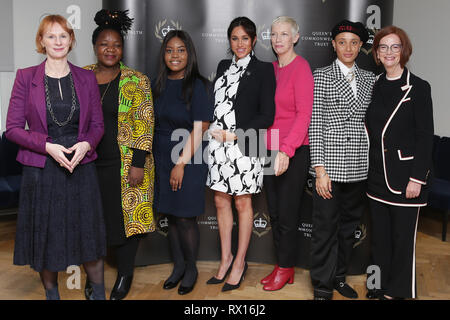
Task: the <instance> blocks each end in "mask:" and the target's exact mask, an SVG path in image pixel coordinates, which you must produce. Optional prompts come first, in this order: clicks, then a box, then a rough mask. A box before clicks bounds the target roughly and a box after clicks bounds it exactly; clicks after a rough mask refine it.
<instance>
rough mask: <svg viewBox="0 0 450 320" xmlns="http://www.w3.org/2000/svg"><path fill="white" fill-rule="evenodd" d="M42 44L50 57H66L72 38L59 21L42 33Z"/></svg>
mask: <svg viewBox="0 0 450 320" xmlns="http://www.w3.org/2000/svg"><path fill="white" fill-rule="evenodd" d="M41 45H42V46H43V47H44V48H45V52H46V54H47V57H48V58H50V59H56V60H58V59H64V58H66V57H67V54H68V53H69V51H70V48H71V45H72V38H71V36H70V35H69V33H68V32H67V31H66V30H64V28H63V27H61V25H60V24H59V23H56V22H55V23H53V24H51V25H50V26H49V27H48V28H47V29H46V30H45V31H44V33H43V34H42V37H41Z"/></svg>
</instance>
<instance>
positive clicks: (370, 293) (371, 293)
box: [366, 289, 380, 300]
mask: <svg viewBox="0 0 450 320" xmlns="http://www.w3.org/2000/svg"><path fill="white" fill-rule="evenodd" d="M379 297H380V292H379V290H377V289H371V290H369V289H367V293H366V298H367V299H371V300H372V299H378V298H379Z"/></svg>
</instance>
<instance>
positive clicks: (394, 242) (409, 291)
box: [369, 199, 420, 298]
mask: <svg viewBox="0 0 450 320" xmlns="http://www.w3.org/2000/svg"><path fill="white" fill-rule="evenodd" d="M369 207H370V213H371V222H372V241H371V249H372V261H373V263H374V264H375V265H377V266H378V267H380V271H381V291H382V292H383V293H384V294H386V295H388V296H391V297H397V298H416V297H417V288H416V265H415V262H416V261H415V247H416V234H417V222H418V219H419V210H420V207H400V206H393V205H389V204H385V203H382V202H379V201H376V200H373V199H370V200H369Z"/></svg>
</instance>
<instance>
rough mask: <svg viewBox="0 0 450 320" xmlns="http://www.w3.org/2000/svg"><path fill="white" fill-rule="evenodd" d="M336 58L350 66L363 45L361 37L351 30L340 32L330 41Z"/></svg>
mask: <svg viewBox="0 0 450 320" xmlns="http://www.w3.org/2000/svg"><path fill="white" fill-rule="evenodd" d="M332 44H333V47H334V49H335V50H336V54H337V57H338V59H339V60H340V61H341V62H342V63H343V64H344V65H346V66H347V67H349V68H351V67H352V66H353V64H354V63H355V60H356V58H357V57H358V53H359V49H361V46H362V45H363V42H362V41H361V39H360V38H359V37H358V36H357V35H356V34H354V33H352V32H341V33H339V34H338V35H337V36H336V38H334V40H333V41H332Z"/></svg>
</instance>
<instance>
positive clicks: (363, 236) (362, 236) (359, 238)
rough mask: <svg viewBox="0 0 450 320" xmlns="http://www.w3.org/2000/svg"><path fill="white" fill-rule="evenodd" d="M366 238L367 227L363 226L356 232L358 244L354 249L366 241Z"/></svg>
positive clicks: (356, 243)
mask: <svg viewBox="0 0 450 320" xmlns="http://www.w3.org/2000/svg"><path fill="white" fill-rule="evenodd" d="M366 237H367V227H366V226H365V225H364V224H361V225H359V226H358V228H356V230H355V240H356V242H355V244H354V245H353V248H356V247H357V246H359V245H360V244H361V243H362V242H363V241H364V239H366Z"/></svg>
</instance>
